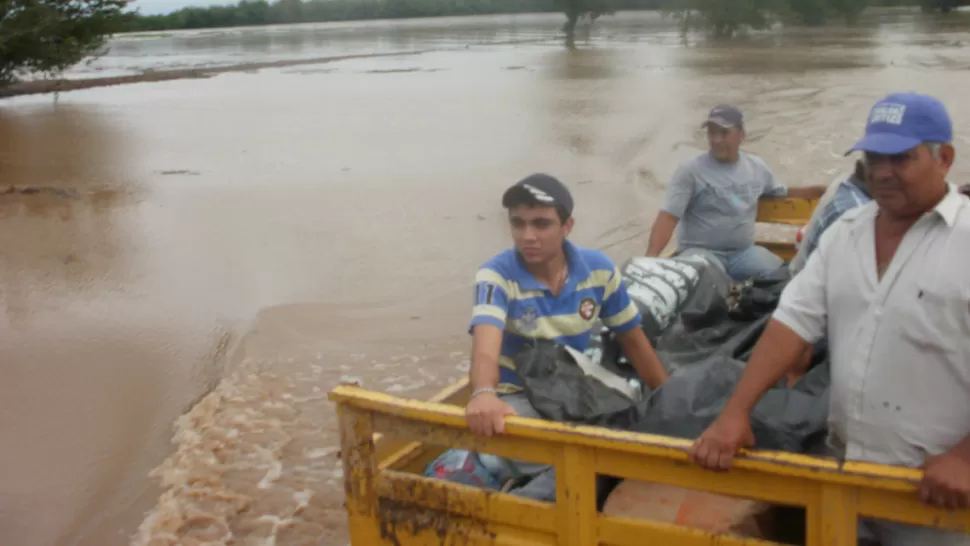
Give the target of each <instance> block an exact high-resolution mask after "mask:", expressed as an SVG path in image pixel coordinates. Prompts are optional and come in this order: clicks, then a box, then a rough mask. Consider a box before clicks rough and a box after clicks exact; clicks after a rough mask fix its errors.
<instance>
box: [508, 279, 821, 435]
mask: <svg viewBox="0 0 970 546" xmlns="http://www.w3.org/2000/svg"><path fill="white" fill-rule="evenodd" d="M628 265H629V264H628ZM624 270H627V268H626V267H625V268H624ZM701 273H702V274H701V276H700V277H704V276H705V275H706V276H709V277H715V276H716V274H715V273H720V270H718V269H715V268H713V267H712V268H707V269H702V270H701ZM626 280H627V283H628V285H632V284H635V283H637V282H643V281H644V279H642V278H641V279H626ZM710 282H711V284H710V285H708V288H710V287H714V288H715V289H705V290H700V287H701V286H704V285H698V284H695V290H694V292H693V295H692V296H691V297H689V298H687V299H685V300H684V301H683V304H682V305H680V306H679V307H680V309H679V311H680V315H679V316H678V317H677V318H676V319H675V322H673V323H672V324H669V325H667V327H666V328H665V329H664V331H663V332H661V333H659V334H657V335H655V336H651V337H653V338H654V344H655V347H657V352H658V355H659V356H660V359H661V361H662V362H663V363H664V364H665V366H667V367H668V369H670V370H672V372H671V376H670V378H669V379H668V381H667V383H665V384H664V386H663V387H661V388H660V389H658V390H657V391H656V392H653V393H649V394H648V395H647V396H645V397H644V398H643V399H642V400H640V401H639V402H633V401H632V400H631V399H630V398H628V397H626V396H624V395H623V394H621V393H619V392H617V391H615V390H613V389H610V388H608V387H606V386H604V385H603V384H602V383H599V382H597V381H593V380H590V379H589V378H587V377H586V376H585V375H584V373H583V371H582V370H581V369H580V368H579V367H578V366H577V365H576V363H575V361H574V360H573V358H572V357H571V356H570V355H569V354H568V353H567V352H565V351H564V350H563V348H562V346H561V345H559V344H557V343H555V342H551V341H538V342H534V343H529V344H526V345H525V346H524V347H523V348H522V350H521V351H520V352H519V353H518V354H517V355H516V357H515V362H516V369H517V371H518V373H519V376H520V377H522V379H523V382H524V384H525V390H526V394H527V396H528V397H529V399H530V401H531V402H532V404H533V406H534V407H535V408H536V410H537V411H538V412H539V413H540V414H541V415H542V416H543V417H545V418H547V419H551V420H556V421H569V422H581V423H586V424H594V425H602V426H607V427H610V428H618V429H624V430H634V431H638V432H648V433H654V434H663V435H667V436H675V437H680V438H687V439H693V438H696V437H697V436H698V435H700V433H701V432H703V430H704V429H705V428H706V427H707V426H709V425H710V424H711V423H712V422H713V421H714V419H716V418H717V416H718V414H719V413H720V411H721V410H722V409H723V407H724V404H725V403H726V402H727V399H728V398H729V397H730V395H731V393H732V392H733V390H734V387H735V386H736V385H737V382H738V380H739V378H740V377H741V373H742V372H743V371H744V367H745V364H746V361H747V358H748V357H749V356H750V353H751V350H752V348H753V347H754V344H755V342H756V341H757V339H758V337H759V336H760V334H761V332H762V330H763V329H764V325H765V324H766V323H767V321H768V318H769V315H770V313H771V311H773V310H774V307H775V305H777V300H778V296H779V295H780V293H781V290H782V288H784V286H785V283H786V282H787V272H786V271H780V272H779V275H778V276H777V277H776V278H768V279H763V280H756V281H748V283H747V284H746V285H745V286H744V287H743V289H742V291H741V294H740V296H739V298H738V304H737V306H736V307H735V308H734V309H732V310H728V307H727V305H726V303H725V295H726V288H724V289H723V290H720V288H721V285H719V284H718V283H717V280H716V279H713V278H712V279H711V281H710ZM724 286H726V285H724ZM630 292H631V297H632V298H633V299H634V300H635V301H636V300H637V299H638V296H639V295H640V294H643V293H644V291H642V290H631V291H630ZM698 292H704V293H703V294H702V297H699V296H697V293H698ZM637 304H638V306H639V307H640V308H641V312H644V310H646V312H644V315H647V314H648V313H649V312H650V306H649V303H645V302H643V301H637ZM688 308H690V309H693V310H695V312H694V313H692V314H690V313H688V314H685V313H684V309H688ZM655 318H656V316H655V315H654V314H651V315H650V318H649V319H648V318H646V316H645V318H644V327H645V329H646V328H648V327H650V326H651V321H652V320H653V321H655ZM615 344H616V342H615V340H612V339H611V337H610V336H609V335H605V334H604V336H603V340H602V342H601V343H600V344H599V345H600V347H594V348H593V349H592V350H591V351H589V352H588V354H591V356H593V357H594V358H599V359H600V363H601V364H602V365H603V366H604V367H606V368H607V369H611V370H614V371H617V372H619V373H621V374H623V375H626V376H629V377H634V376H635V372H634V371H633V370H632V368H631V367H630V366H629V364H625V363H623V362H621V361H620V357H621V355H620V351H619V350H618V347H617V346H615ZM827 360H828V357H827V352H826V351H825V349H824V348H818V349H817V350H816V354H815V357H814V358H813V367H812V368H811V370H810V372H809V373H808V374H807V375H806V376H805V377H804V378H802V380H800V381H799V382H798V383H797V384H796V385H795V386H794V388H792V389H788V388H785V387H784V385H783V384H779V385H778V386H777V387H776V388H773V389H771V390H769V392H767V393H766V394H765V396H764V397H763V398H762V399H761V400H760V401H759V402H758V404H757V405H756V406H755V409H754V412H753V413H752V429H753V431H754V434H755V441H756V447H758V448H761V449H779V450H785V451H791V452H815V451H816V450H817V449H819V448H820V445H821V444H822V441H823V440H824V435H825V432H826V418H827V415H828V384H829V373H828V361H827Z"/></svg>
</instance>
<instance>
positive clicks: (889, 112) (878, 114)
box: [869, 103, 906, 125]
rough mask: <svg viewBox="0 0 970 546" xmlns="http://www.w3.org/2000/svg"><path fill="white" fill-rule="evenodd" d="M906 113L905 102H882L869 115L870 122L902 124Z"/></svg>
mask: <svg viewBox="0 0 970 546" xmlns="http://www.w3.org/2000/svg"><path fill="white" fill-rule="evenodd" d="M904 113H906V105H905V104H893V103H887V104H880V105H879V106H876V107H875V108H873V109H872V114H870V115H869V123H886V124H889V125H902V124H903V114H904Z"/></svg>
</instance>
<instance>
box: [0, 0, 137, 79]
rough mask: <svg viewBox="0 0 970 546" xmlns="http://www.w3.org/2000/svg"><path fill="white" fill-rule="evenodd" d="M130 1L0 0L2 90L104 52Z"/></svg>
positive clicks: (0, 75) (118, 27)
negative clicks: (19, 80)
mask: <svg viewBox="0 0 970 546" xmlns="http://www.w3.org/2000/svg"><path fill="white" fill-rule="evenodd" d="M128 2H129V0H0V85H6V84H9V83H11V82H13V81H15V80H16V79H17V78H18V77H22V76H23V75H25V74H28V73H41V74H45V75H48V76H49V75H56V74H59V73H60V72H62V71H63V70H64V69H66V68H69V67H71V66H73V65H75V64H77V63H78V62H80V61H81V60H82V59H84V58H86V57H89V56H92V55H98V54H99V53H101V52H102V51H103V47H104V44H105V38H106V37H107V36H109V35H110V34H112V33H114V32H116V31H117V30H119V29H120V28H121V25H122V24H123V23H124V21H125V15H124V13H123V10H124V8H125V7H126V6H127V4H128Z"/></svg>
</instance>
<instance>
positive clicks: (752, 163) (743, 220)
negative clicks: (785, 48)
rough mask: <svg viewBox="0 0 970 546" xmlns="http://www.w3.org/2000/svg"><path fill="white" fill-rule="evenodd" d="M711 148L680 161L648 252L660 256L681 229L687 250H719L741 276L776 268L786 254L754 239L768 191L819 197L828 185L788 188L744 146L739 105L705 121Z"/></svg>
mask: <svg viewBox="0 0 970 546" xmlns="http://www.w3.org/2000/svg"><path fill="white" fill-rule="evenodd" d="M703 126H704V127H706V128H707V141H708V145H709V146H710V150H709V151H708V152H705V153H703V154H700V155H698V156H696V157H694V158H693V159H690V160H689V161H687V162H686V163H684V164H683V165H681V166H680V168H678V169H677V171H676V172H675V173H674V177H673V179H672V180H671V182H670V185H669V186H668V187H667V197H666V200H665V201H664V204H663V207H662V208H661V210H660V212H659V213H657V218H656V220H654V223H653V227H652V228H651V230H650V242H649V244H648V246H647V253H646V255H647V256H653V257H655V256H659V255H660V253H661V252H663V250H664V248H666V246H667V243H669V242H670V238H671V236H672V235H673V233H674V229H675V228H676V229H678V233H677V248H678V250H679V251H680V252H681V253H683V254H691V253H701V254H706V255H713V256H714V257H715V258H717V260H718V262H719V263H720V264H721V265H722V266H723V267H724V270H725V271H726V272H727V273H728V275H730V276H731V277H732V278H733V279H734V280H736V281H742V280H744V279H747V278H749V277H753V276H756V275H761V274H764V273H770V272H771V271H774V270H775V269H778V267H779V266H781V264H782V261H781V259H780V258H779V257H778V256H776V255H774V254H773V253H772V252H771V251H769V250H768V249H766V248H762V247H760V246H757V245H755V244H754V233H755V222H756V219H757V215H758V200H759V199H761V198H762V197H785V196H789V197H800V198H805V199H817V198H819V197H821V195H822V193H824V192H825V187H824V186H811V187H805V188H787V187H785V186H783V185H782V184H780V183H779V182H778V180H777V179H776V178H775V175H774V173H772V172H771V169H769V168H768V166H767V165H765V162H764V161H762V160H761V159H760V158H758V157H755V156H752V155H748V154H746V153H744V152H742V151H741V143H742V142H743V141H744V117H743V116H742V114H741V111H740V110H738V109H737V108H735V107H734V106H729V105H726V104H722V105H719V106H716V107H714V108H713V109H712V110H711V111H710V113H709V114H708V116H707V120H706V121H705V122H704V124H703Z"/></svg>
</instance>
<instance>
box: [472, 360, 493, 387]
mask: <svg viewBox="0 0 970 546" xmlns="http://www.w3.org/2000/svg"><path fill="white" fill-rule="evenodd" d="M489 360H490V359H487V358H481V357H478V356H476V355H473V356H472V366H471V370H469V371H468V381H469V383H470V384H471V388H472V391H477V390H478V389H488V388H491V389H494V388H495V386H496V385H498V377H499V373H498V362H496V361H494V360H492V361H489Z"/></svg>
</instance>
